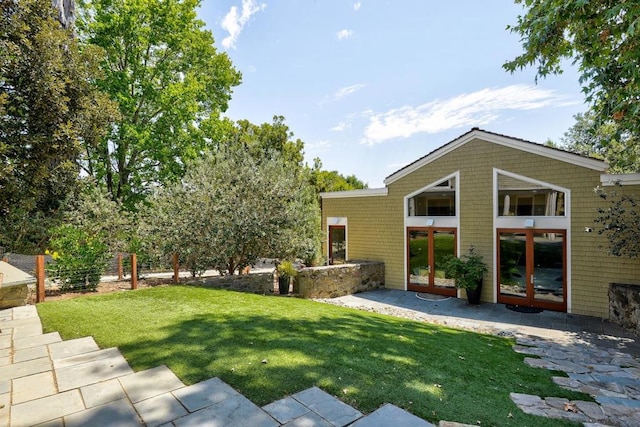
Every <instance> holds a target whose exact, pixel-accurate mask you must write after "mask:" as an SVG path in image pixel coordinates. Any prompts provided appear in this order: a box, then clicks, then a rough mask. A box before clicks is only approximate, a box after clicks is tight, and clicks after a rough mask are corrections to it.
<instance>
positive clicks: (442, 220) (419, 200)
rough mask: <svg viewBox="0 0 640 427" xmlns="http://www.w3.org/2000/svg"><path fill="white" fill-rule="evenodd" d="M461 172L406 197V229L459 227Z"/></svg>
mask: <svg viewBox="0 0 640 427" xmlns="http://www.w3.org/2000/svg"><path fill="white" fill-rule="evenodd" d="M459 187H460V172H454V173H452V174H451V175H448V176H445V177H443V178H441V179H438V180H437V181H434V182H432V183H430V184H428V185H426V186H424V187H422V188H420V189H419V190H416V191H414V192H412V193H410V194H407V195H406V196H405V197H404V216H405V221H404V222H405V226H406V227H425V226H426V227H457V226H458V217H459V209H460V208H459V206H460V191H459Z"/></svg>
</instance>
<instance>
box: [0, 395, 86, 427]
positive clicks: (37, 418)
mask: <svg viewBox="0 0 640 427" xmlns="http://www.w3.org/2000/svg"><path fill="white" fill-rule="evenodd" d="M83 409H84V405H83V404H82V397H80V392H79V391H78V390H71V391H67V392H65V393H59V394H54V395H53V396H47V397H43V398H41V399H36V400H30V401H28V402H24V403H19V404H17V405H13V406H12V407H11V424H12V425H16V426H32V425H35V424H39V423H43V422H45V421H51V420H53V419H56V418H60V417H64V416H65V415H69V414H72V413H74V412H79V411H82V410H83Z"/></svg>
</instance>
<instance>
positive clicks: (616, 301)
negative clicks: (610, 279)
mask: <svg viewBox="0 0 640 427" xmlns="http://www.w3.org/2000/svg"><path fill="white" fill-rule="evenodd" d="M609 320H611V321H612V322H615V323H617V324H618V325H620V326H622V327H624V328H626V329H629V330H631V331H633V332H635V333H636V334H640V285H631V284H625V283H611V284H609Z"/></svg>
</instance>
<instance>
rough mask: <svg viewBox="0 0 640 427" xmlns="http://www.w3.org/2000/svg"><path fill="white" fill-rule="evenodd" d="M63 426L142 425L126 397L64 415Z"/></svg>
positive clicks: (104, 426) (122, 426)
mask: <svg viewBox="0 0 640 427" xmlns="http://www.w3.org/2000/svg"><path fill="white" fill-rule="evenodd" d="M64 425H65V427H76V426H77V427H84V426H100V427H129V426H143V425H144V424H143V423H142V421H140V417H138V414H137V413H136V410H135V409H134V408H133V406H132V405H131V402H129V400H128V399H120V400H116V401H115V402H111V403H107V404H105V405H100V406H96V407H95V408H91V409H87V410H85V411H82V412H78V413H76V414H73V415H68V416H66V417H64Z"/></svg>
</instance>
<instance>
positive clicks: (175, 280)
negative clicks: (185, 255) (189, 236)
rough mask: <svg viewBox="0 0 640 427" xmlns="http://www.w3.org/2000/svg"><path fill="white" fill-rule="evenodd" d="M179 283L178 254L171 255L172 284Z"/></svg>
mask: <svg viewBox="0 0 640 427" xmlns="http://www.w3.org/2000/svg"><path fill="white" fill-rule="evenodd" d="M178 282H180V265H179V264H178V254H177V253H174V254H173V283H178Z"/></svg>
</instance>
